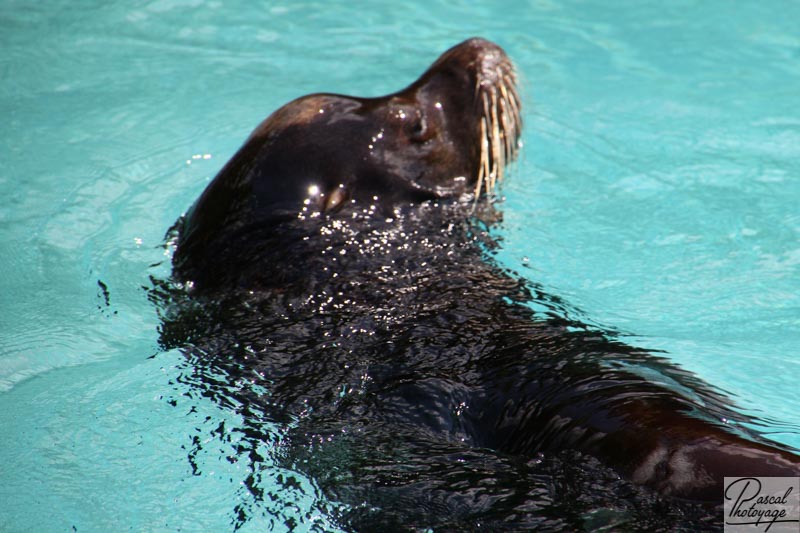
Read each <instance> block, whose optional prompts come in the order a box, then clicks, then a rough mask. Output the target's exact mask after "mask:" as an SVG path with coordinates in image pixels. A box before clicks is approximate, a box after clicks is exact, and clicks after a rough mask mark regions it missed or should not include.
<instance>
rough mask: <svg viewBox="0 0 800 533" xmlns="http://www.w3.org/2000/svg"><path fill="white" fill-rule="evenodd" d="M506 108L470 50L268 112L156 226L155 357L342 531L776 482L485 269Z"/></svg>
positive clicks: (734, 428) (539, 521) (545, 516)
mask: <svg viewBox="0 0 800 533" xmlns="http://www.w3.org/2000/svg"><path fill="white" fill-rule="evenodd" d="M520 107H521V104H520V99H519V95H518V92H517V84H516V75H515V72H514V67H513V65H512V63H511V61H510V60H509V59H508V57H507V56H506V54H505V53H504V51H503V50H502V49H501V48H500V47H498V46H497V45H495V44H493V43H490V42H488V41H485V40H482V39H470V40H468V41H465V42H463V43H461V44H459V45H457V46H455V47H453V48H451V49H450V50H448V51H447V52H445V53H444V54H443V55H442V56H441V57H440V58H439V59H438V60H437V61H436V62H435V63H433V65H432V66H431V67H430V68H429V69H428V70H427V71H426V72H425V73H424V74H423V75H422V76H421V77H420V78H419V79H418V80H417V81H415V82H414V83H412V84H411V85H410V86H409V87H407V88H406V89H404V90H402V91H400V92H397V93H394V94H391V95H388V96H385V97H382V98H354V97H349V96H341V95H330V94H316V95H311V96H306V97H303V98H300V99H298V100H295V101H293V102H291V103H289V104H287V105H286V106H284V107H282V108H281V109H279V110H278V111H276V112H275V113H274V114H273V115H271V116H270V117H269V118H267V119H266V120H265V121H264V122H263V123H262V124H261V125H260V126H258V127H257V128H256V130H255V131H254V132H253V134H252V135H251V136H250V138H249V139H248V140H247V142H246V143H245V144H244V146H243V147H242V148H241V149H240V150H239V152H238V153H237V154H236V155H234V156H233V158H232V159H231V160H230V161H229V162H228V163H227V164H226V165H225V167H224V168H223V169H222V170H221V171H220V173H219V174H218V175H217V176H216V177H215V178H214V180H213V181H212V182H211V183H210V184H209V186H208V187H207V188H206V190H205V191H204V192H203V193H202V195H201V196H200V197H199V199H198V200H197V202H196V203H195V204H194V206H193V207H192V208H191V209H190V210H189V212H188V213H187V214H186V216H185V217H183V218H182V219H181V220H179V221H178V223H177V224H176V227H175V232H174V233H175V235H174V237H175V242H176V245H177V246H176V250H175V253H174V258H173V277H174V281H175V285H176V286H177V287H178V288H177V289H176V290H173V291H172V292H171V296H170V298H171V302H172V304H171V305H167V304H164V305H163V307H162V316H163V326H162V331H161V341H162V345H164V346H169V347H171V346H180V347H181V348H182V349H183V350H184V351H185V353H186V354H187V357H189V359H190V360H191V361H192V365H193V368H194V371H195V372H196V376H195V378H194V383H195V386H197V387H199V388H202V389H203V390H204V391H205V393H206V394H208V395H210V396H212V397H215V398H217V399H218V400H219V401H220V402H221V403H223V404H225V405H230V406H239V407H238V409H239V410H240V412H242V413H244V414H245V415H246V416H247V417H248V418H250V419H262V420H267V421H270V422H278V423H282V424H285V425H286V427H287V428H289V429H287V435H288V437H287V438H286V440H285V441H284V446H285V448H284V451H283V454H282V457H284V458H285V460H286V462H287V463H286V464H287V465H288V466H289V467H291V468H295V469H299V470H303V471H304V472H307V473H309V474H311V475H313V476H314V477H315V478H316V479H317V482H318V483H319V484H320V485H321V486H322V487H323V489H324V490H325V492H326V494H328V495H329V497H331V498H332V499H334V500H336V501H340V502H346V503H348V504H350V505H351V507H349V509H350V511H348V512H349V513H350V514H346V516H345V520H346V521H347V523H349V524H350V525H352V526H353V527H373V526H375V527H376V525H381V526H392V525H397V526H399V525H403V526H404V527H420V528H424V527H439V528H443V529H448V528H452V529H465V528H467V529H469V528H476V527H478V525H479V524H482V525H484V526H486V524H495V525H497V527H501V526H502V527H513V528H527V527H536V528H539V529H542V528H548V527H552V529H559V528H564V527H569V528H575V527H579V526H580V525H581V524H583V525H584V526H585V525H586V520H588V519H587V518H586V516H589V513H590V512H592V513H593V512H594V510H596V509H597V508H603V509H609V508H613V509H617V510H621V511H619V513H622V516H620V515H619V514H617V515H614V517H613V519H609V520H611V522H612V523H616V522H614V521H621V522H623V523H625V524H627V525H628V526H631V525H632V526H633V527H644V526H645V525H648V526H650V525H652V524H654V523H655V524H659V523H660V524H661V525H662V526H663V525H664V524H667V525H670V524H672V523H673V522H672V521H673V520H679V519H684V518H685V516H687V515H686V514H685V513H682V512H680V513H674V514H670V513H669V512H667V511H664V510H663V509H664V507H663V506H662V505H666V504H662V503H658V504H653V505H651V506H650V509H651V511H652V510H653V509H655V511H652V512H651V513H649V514H647V513H646V516H642V515H641V513H642V510H641V509H642V505H641V502H642V501H648V502H651V503H652V502H653V501H658V502H661V501H662V500H661V498H662V497H667V498H671V499H674V500H689V501H696V502H710V503H711V504H712V505H713V504H719V503H720V502H721V501H722V497H723V490H722V480H723V477H724V476H796V475H798V473H800V467H799V465H800V458H798V455H796V453H795V452H794V451H792V450H789V449H786V448H784V447H781V446H779V445H776V444H772V443H769V442H767V441H765V440H763V439H761V438H760V437H759V436H757V435H755V434H752V433H750V432H748V431H747V430H745V429H743V427H742V426H741V425H733V422H732V421H734V422H735V421H740V422H741V421H746V419H745V417H743V416H741V415H739V414H737V413H736V412H735V411H734V410H732V409H731V408H730V407H729V402H728V401H727V400H726V399H725V398H724V397H722V396H721V395H719V394H717V393H716V392H715V391H714V390H713V389H711V388H710V387H709V386H707V385H706V384H704V383H702V382H701V381H700V380H698V379H697V378H696V377H694V376H692V375H691V374H689V373H687V372H685V371H683V370H681V369H679V368H677V367H675V366H673V365H671V364H670V363H669V362H668V361H667V360H666V359H664V358H662V357H659V356H658V355H656V354H653V353H648V352H646V351H644V350H640V349H637V348H635V347H631V346H628V345H626V344H624V343H621V342H618V341H616V340H614V338H613V336H612V335H610V334H608V333H606V332H602V331H597V330H593V329H591V328H588V327H586V326H585V325H583V324H580V323H577V322H573V321H569V320H567V319H566V318H565V317H564V316H560V315H559V313H558V312H557V309H558V308H560V307H562V306H564V305H565V304H564V303H563V302H561V301H560V300H559V299H558V298H557V297H554V296H552V295H549V294H547V293H545V292H543V291H541V289H540V288H539V287H537V286H536V285H535V284H531V283H529V282H525V281H523V280H521V279H519V277H518V276H516V275H514V274H513V273H510V272H507V271H505V270H503V269H501V268H499V267H498V266H497V265H495V264H494V263H493V262H492V260H491V250H492V248H493V247H494V246H496V245H497V244H496V243H495V242H494V240H493V239H492V237H491V234H490V233H489V232H488V231H487V221H486V220H487V218H491V217H492V216H494V215H493V211H492V210H493V207H492V203H491V201H490V200H489V199H487V195H486V194H485V193H486V192H491V191H492V190H493V189H494V186H495V183H496V182H497V181H498V180H499V179H501V177H502V173H503V171H504V169H505V167H506V165H507V163H508V162H510V161H511V160H512V159H513V158H514V156H515V153H516V151H517V147H518V143H519V135H520V131H521V125H522V121H521V114H520ZM176 294H177V296H176ZM176 301H177V302H178V303H177V304H176V303H175V302H176ZM530 302H537V303H538V304H540V305H544V306H547V307H549V308H551V309H553V311H554V312H553V313H550V314H549V315H548V316H546V317H542V316H540V315H535V314H534V313H533V312H532V311H531V310H530V307H529V306H528V304H529V303H530ZM251 430H252V428H251ZM251 438H252V439H253V440H254V441H257V440H258V437H257V436H252V437H251ZM287 443H288V444H287ZM253 446H256V444H253ZM252 456H253V454H251V457H252ZM255 457H256V458H257V457H258V454H255ZM256 460H257V459H256ZM256 472H257V469H255V468H254V470H253V474H252V476H251V478H249V481H248V482H247V483H246V484H247V486H248V487H251V486H254V485H256V481H255V479H256ZM617 476H622V478H623V481H620V480H619V479H618V477H617ZM624 480H627V481H624ZM623 485H624V490H623V489H621V488H620V487H621V486H623ZM251 492H253V494H254V495H255V494H258V490H255V489H252V490H251ZM563 497H569V498H571V500H570V503H569V504H568V505H566V506H563V505H562V506H559V504H558V501H557V500H558V498H563ZM648 498H650V499H648ZM630 501H634V502H635V503H633V504H630V505H628V503H627V502H630ZM365 502H366V507H364V506H363V505H362V506H359V505H360V504H364V503H365ZM587 502H588V503H587ZM659 506H662V507H659ZM582 513H583V514H582ZM637 513H638V514H637ZM659 513H663V516H662V518H663V521H662V522H658V520H659V516H660V515H659ZM633 515H635V516H633ZM592 516H595V515H592ZM676 517H684V518H676ZM720 517H721V516H720ZM582 521H583V522H582ZM703 523H705V522H703ZM576 524H577V525H576ZM595 525H596V524H595ZM601 525H603V524H601ZM605 525H606V526H607V525H608V523H605Z"/></svg>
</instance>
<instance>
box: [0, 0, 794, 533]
mask: <svg viewBox="0 0 800 533" xmlns="http://www.w3.org/2000/svg"><path fill="white" fill-rule="evenodd" d="M238 4H239V5H235V4H234V3H231V2H226V3H224V4H223V3H221V2H209V3H204V2H193V1H184V2H181V1H156V2H136V3H125V4H123V3H119V4H109V3H100V2H98V3H93V2H88V1H87V2H80V3H75V2H69V3H67V2H64V3H58V2H48V5H47V6H46V7H45V6H37V5H34V4H30V3H24V2H14V1H6V2H4V3H3V4H2V5H1V6H0V46H2V54H1V55H0V79H2V85H0V110H2V116H3V117H4V120H3V122H2V125H0V192H2V196H1V197H2V199H3V200H2V203H0V246H1V247H2V248H1V249H0V294H1V295H2V296H0V430H2V431H1V432H0V458H2V461H0V502H1V503H0V531H29V530H36V531H70V530H73V528H74V529H75V530H77V531H110V530H123V529H130V530H134V531H139V530H155V531H161V530H164V531H177V530H183V531H195V530H197V531H200V530H226V529H230V528H231V524H232V523H234V522H235V517H234V516H232V515H233V511H232V510H233V509H234V508H235V507H236V506H237V505H238V504H239V503H240V502H242V501H246V500H247V499H248V497H249V496H248V492H247V490H246V489H245V488H244V487H243V485H242V481H243V479H244V476H245V471H244V467H243V466H242V465H240V464H239V463H238V462H237V461H236V460H235V453H234V450H235V444H236V441H237V439H238V438H240V436H239V433H238V432H237V431H235V430H233V431H230V432H229V434H227V435H226V438H217V437H218V435H217V433H218V431H217V430H218V428H219V427H220V423H221V422H225V425H226V427H227V428H234V429H235V428H237V427H242V425H243V424H244V421H242V420H239V419H237V418H236V416H235V415H233V414H232V413H231V412H229V411H228V410H225V409H223V408H220V407H219V406H218V405H216V404H214V403H213V402H211V401H209V400H205V399H204V398H202V397H198V395H197V394H196V393H195V392H194V391H193V390H192V388H191V387H189V386H188V385H186V384H185V381H186V379H185V376H186V375H187V374H188V373H190V372H191V370H190V369H189V368H188V363H187V362H186V361H185V359H184V358H183V357H182V356H181V355H180V354H179V353H177V352H162V351H160V349H159V347H158V345H157V327H158V318H157V316H156V310H155V309H154V306H153V304H152V303H151V302H149V301H148V299H147V293H146V291H145V290H144V289H143V286H148V285H149V276H151V275H152V276H160V277H164V276H166V275H167V274H168V272H169V264H168V258H166V257H165V255H164V249H163V247H162V246H161V243H162V240H163V236H164V233H165V231H166V229H167V228H168V227H169V226H170V225H171V224H172V222H173V221H174V220H175V218H176V217H178V216H179V215H180V214H181V213H182V212H183V211H184V210H185V209H186V208H188V206H189V205H190V204H191V203H192V201H193V200H194V198H195V197H196V196H197V195H198V194H199V192H200V191H201V190H202V189H203V187H204V186H205V184H206V183H207V182H208V180H209V179H210V178H211V177H213V175H214V174H215V172H216V171H217V170H218V169H219V168H220V166H221V165H222V164H223V163H224V162H225V161H226V160H227V158H228V157H229V156H230V155H232V153H233V152H234V151H235V149H236V148H237V147H238V146H239V145H240V144H241V142H242V141H243V140H244V138H245V137H246V136H247V134H248V133H249V131H250V130H251V129H252V128H253V127H254V126H255V125H256V124H257V123H258V122H259V121H260V120H261V119H262V118H263V117H265V116H266V115H267V114H269V113H270V112H271V111H272V110H274V109H275V108H277V107H278V106H280V105H281V104H282V103H285V102H286V101H288V100H289V99H292V98H294V97H296V96H299V95H301V94H305V93H309V92H315V91H328V92H343V93H349V94H357V95H363V96H369V95H379V94H384V93H387V92H391V91H394V90H396V89H398V88H400V87H401V86H404V85H406V84H407V83H409V82H410V81H411V80H413V79H414V78H415V77H416V76H417V75H419V74H420V73H421V71H422V70H423V69H424V68H425V67H426V66H427V65H428V64H429V63H430V62H431V61H432V60H433V59H434V58H435V57H436V56H437V55H438V54H439V53H440V52H441V51H443V50H444V49H446V48H447V47H449V46H451V45H452V44H455V43H456V42H458V41H460V40H462V39H464V38H466V37H469V36H472V35H482V36H484V37H487V38H489V39H492V40H494V41H496V42H498V43H500V44H501V45H503V46H504V47H505V48H506V50H507V51H508V53H509V54H510V55H511V56H512V58H514V59H515V61H516V63H517V64H518V67H519V71H520V74H521V77H522V79H523V83H524V85H525V93H526V103H527V111H526V113H525V120H526V131H525V135H524V144H525V147H524V152H523V156H522V158H521V160H520V162H519V163H517V165H516V168H515V169H514V171H513V172H512V175H511V176H510V179H509V180H508V182H507V183H506V184H505V186H504V187H503V190H502V192H503V194H504V195H505V196H506V200H505V203H504V204H503V210H504V213H505V214H504V220H503V222H502V223H501V224H500V225H499V226H498V227H497V229H496V233H497V235H498V237H499V238H501V239H502V248H501V250H500V251H499V253H498V260H499V261H501V262H503V263H504V264H506V265H508V266H509V267H510V268H512V269H514V270H516V271H518V272H520V273H521V274H522V275H524V276H526V277H528V278H530V279H531V280H533V281H535V282H537V283H541V284H542V285H544V287H546V288H547V289H548V290H549V291H550V292H552V293H554V294H557V295H559V296H561V297H563V298H564V299H565V300H566V301H567V302H569V304H570V306H571V307H570V308H569V309H566V310H564V311H563V312H565V313H568V314H570V315H577V317H578V318H580V319H581V320H584V321H586V322H589V323H591V324H595V325H597V326H599V327H603V328H611V329H614V330H618V331H620V332H621V333H620V334H621V335H623V336H625V339H626V341H627V342H630V343H635V344H638V345H641V346H646V347H650V348H656V349H662V350H666V351H667V352H668V353H669V355H670V357H671V358H672V359H673V360H674V361H675V362H677V363H678V364H680V365H682V366H683V367H684V368H687V369H689V370H692V371H694V372H696V373H698V374H699V375H700V376H701V377H702V378H703V379H705V380H706V381H708V382H709V383H711V384H713V385H714V386H716V387H718V388H719V389H721V390H724V391H726V392H727V393H728V394H729V396H730V397H731V398H732V399H733V400H734V401H735V402H736V403H737V404H738V405H739V406H740V409H741V410H742V411H743V412H746V413H748V414H753V415H755V416H757V417H759V418H760V419H761V420H763V422H764V423H763V426H759V428H758V429H759V430H761V431H762V432H764V433H765V434H767V435H768V436H770V437H771V438H773V439H775V440H778V441H780V442H783V443H786V444H789V445H794V446H796V447H800V414H798V413H800V398H798V395H797V393H796V390H795V389H796V383H797V378H798V377H800V359H799V358H798V351H800V350H798V348H800V209H798V205H800V203H799V202H798V200H799V199H800V163H799V161H800V157H799V156H800V111H798V109H797V105H796V102H797V95H798V94H800V37H799V36H798V35H797V31H796V27H797V21H798V20H800V6H799V5H798V4H796V3H792V2H784V3H782V2H771V3H768V4H767V3H765V4H764V5H756V4H755V3H753V4H744V3H737V4H736V5H733V4H730V3H727V2H714V1H704V2H672V3H670V4H669V6H667V7H665V6H663V5H662V4H661V3H657V2H653V3H650V4H648V3H644V2H629V3H623V2H616V3H614V4H613V5H614V7H609V6H608V5H607V3H605V2H578V1H575V2H546V1H540V2H526V3H523V2H517V3H506V4H504V6H503V8H502V9H498V8H497V7H496V6H495V4H494V3H489V2H485V3H479V2H476V3H470V4H464V5H456V6H453V5H452V4H450V3H444V2H424V3H423V2H419V3H412V4H408V3H402V4H401V3H397V4H396V5H390V4H378V3H376V4H375V5H374V6H372V7H364V6H363V5H362V6H360V7H347V6H349V3H344V2H341V3H332V2H327V3H298V2H293V3H287V4H277V3H268V4H262V5H256V4H254V3H252V2H250V3H245V2H239V3H238ZM338 4H340V5H338ZM98 282H100V283H98ZM104 287H107V293H106V290H104ZM279 429H280V428H275V432H276V434H278V433H279ZM215 432H217V433H215ZM195 439H199V442H202V444H203V447H202V450H200V448H199V447H198V446H197V445H196V440H195ZM270 453H274V451H273V450H271V449H270V447H269V445H267V444H265V449H264V450H263V453H262V455H263V456H264V457H266V458H267V460H266V461H265V465H266V467H265V470H264V471H263V472H261V475H262V478H263V479H262V485H263V486H265V487H267V491H268V492H269V494H270V496H271V497H270V498H267V499H265V501H269V502H270V503H269V504H264V508H263V509H262V513H261V514H260V515H257V516H254V517H253V519H252V520H251V521H250V522H248V523H246V524H245V525H244V526H243V530H263V529H265V528H274V529H276V530H282V529H285V528H287V527H289V526H291V525H292V524H296V525H298V529H301V530H302V529H310V528H312V527H318V528H322V529H327V528H331V527H333V526H332V525H331V524H330V523H329V522H328V520H327V518H326V510H328V509H330V508H331V506H334V505H335V504H333V503H331V502H326V501H325V499H324V498H323V497H322V496H321V495H320V494H319V491H318V490H317V488H316V487H315V485H314V482H313V480H310V479H307V478H305V477H303V476H302V475H301V474H298V473H296V472H288V471H284V470H282V469H280V468H278V467H274V468H269V459H268V458H269V457H270ZM187 456H188V457H190V458H191V460H189V459H188V458H187ZM231 456H233V457H234V459H233V460H228V459H226V457H231Z"/></svg>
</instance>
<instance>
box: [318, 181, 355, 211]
mask: <svg viewBox="0 0 800 533" xmlns="http://www.w3.org/2000/svg"><path fill="white" fill-rule="evenodd" d="M348 196H349V195H348V194H347V189H346V188H345V186H344V185H343V184H341V183H340V184H339V186H338V187H335V188H334V189H333V190H331V191H330V192H328V194H327V197H326V198H325V203H324V204H323V207H322V211H323V212H325V213H330V212H332V211H335V210H337V209H338V208H340V207H341V206H342V205H343V204H344V202H345V201H346V200H347V197H348Z"/></svg>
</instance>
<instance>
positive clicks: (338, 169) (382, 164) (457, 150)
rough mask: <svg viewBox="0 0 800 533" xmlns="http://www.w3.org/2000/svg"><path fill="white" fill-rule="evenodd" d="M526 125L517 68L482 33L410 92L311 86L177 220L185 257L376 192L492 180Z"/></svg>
mask: <svg viewBox="0 0 800 533" xmlns="http://www.w3.org/2000/svg"><path fill="white" fill-rule="evenodd" d="M520 130H521V119H520V101H519V97H518V93H517V89H516V75H515V72H514V67H513V65H512V63H511V61H510V60H509V58H508V57H507V56H506V54H505V52H504V51H503V50H502V49H501V48H500V47H499V46H497V45H495V44H493V43H491V42H488V41H486V40H483V39H478V38H475V39H470V40H467V41H465V42H463V43H461V44H459V45H457V46H455V47H453V48H451V49H450V50H448V51H446V52H445V53H444V54H442V56H441V57H439V59H437V60H436V62H434V63H433V65H431V66H430V68H428V70H427V71H425V73H423V74H422V76H421V77H420V78H419V79H418V80H416V81H415V82H414V83H412V84H411V85H409V86H408V87H407V88H405V89H403V90H402V91H399V92H396V93H393V94H389V95H387V96H383V97H379V98H356V97H351V96H343V95H336V94H312V95H308V96H304V97H302V98H299V99H297V100H294V101H292V102H290V103H288V104H286V105H285V106H283V107H282V108H280V109H278V110H277V111H275V112H274V113H273V114H272V115H271V116H269V117H268V118H267V119H266V120H264V121H263V122H262V123H261V124H260V125H259V126H258V127H257V128H256V129H255V130H254V131H253V133H252V134H251V135H250V137H249V139H248V140H247V142H246V143H245V144H244V146H242V148H241V149H240V150H239V152H238V153H237V154H236V155H235V156H234V157H233V158H232V159H231V160H230V161H229V162H228V163H227V164H226V165H225V167H224V168H223V169H222V170H221V171H220V173H219V174H218V175H217V176H216V178H215V179H214V180H213V181H212V182H211V183H210V184H209V186H208V187H207V188H206V190H205V191H204V192H203V194H202V195H201V196H200V198H199V199H198V201H197V202H196V203H195V205H194V206H193V207H192V209H191V210H190V211H189V213H188V214H187V215H186V217H185V218H184V221H183V225H182V227H181V228H180V237H179V242H178V251H179V254H178V255H176V259H177V260H178V262H185V261H187V260H189V261H191V260H192V259H191V258H192V256H196V255H198V254H201V255H202V254H207V253H213V249H214V242H215V241H218V240H220V239H223V240H225V239H229V237H230V236H231V235H232V233H234V232H241V231H247V230H248V229H252V228H253V227H258V228H260V229H261V230H263V229H264V228H265V227H271V226H274V225H276V224H280V223H281V222H282V221H286V220H291V219H297V218H298V217H318V216H334V214H335V213H337V212H339V211H340V210H342V209H346V208H348V206H350V207H352V206H359V205H362V204H365V203H368V204H370V205H372V206H376V205H377V208H378V209H379V210H381V211H383V212H385V213H390V212H392V210H394V209H396V208H397V207H398V206H399V205H403V204H409V203H411V204H413V203H417V202H421V201H425V200H429V199H436V198H449V197H459V196H461V195H463V194H465V193H472V194H474V195H475V196H476V197H477V196H480V195H481V194H482V193H483V192H486V191H491V190H492V189H493V187H494V184H495V182H496V181H497V180H499V179H501V178H502V174H503V168H504V166H505V164H506V162H508V161H509V160H511V159H512V158H513V157H514V154H515V152H516V149H517V145H518V138H519V134H520Z"/></svg>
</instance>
